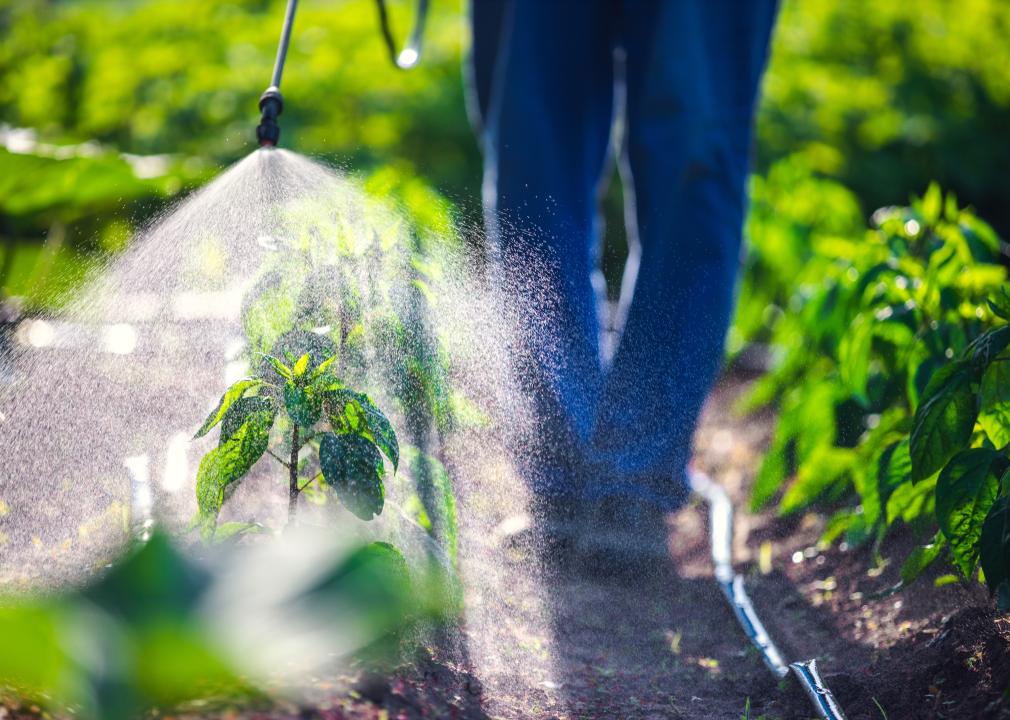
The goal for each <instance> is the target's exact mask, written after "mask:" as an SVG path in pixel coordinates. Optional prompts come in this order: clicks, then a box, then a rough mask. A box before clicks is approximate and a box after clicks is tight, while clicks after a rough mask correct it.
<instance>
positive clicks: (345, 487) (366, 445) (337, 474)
mask: <svg viewBox="0 0 1010 720" xmlns="http://www.w3.org/2000/svg"><path fill="white" fill-rule="evenodd" d="M319 466H320V468H321V469H322V472H323V480H325V481H326V483H327V484H328V485H329V486H330V487H332V488H333V489H334V490H335V491H336V493H337V497H339V498H340V501H341V502H342V503H343V504H344V507H346V508H347V509H348V510H350V511H351V512H352V513H354V514H355V515H357V516H358V517H359V518H361V519H362V520H371V519H372V518H373V517H375V516H376V515H378V514H379V513H381V512H382V506H383V503H384V501H385V489H384V488H383V485H382V476H383V474H384V472H385V469H384V468H383V466H382V456H381V455H379V451H378V449H377V448H376V447H375V445H373V444H372V443H370V442H369V441H368V440H366V439H365V438H363V437H361V436H360V435H350V434H346V435H334V434H332V433H327V434H326V435H324V436H323V439H322V441H321V442H320V444H319Z"/></svg>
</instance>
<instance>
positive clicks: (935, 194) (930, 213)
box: [920, 182, 943, 225]
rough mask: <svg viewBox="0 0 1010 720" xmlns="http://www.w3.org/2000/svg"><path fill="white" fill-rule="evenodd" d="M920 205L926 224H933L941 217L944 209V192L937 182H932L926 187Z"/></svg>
mask: <svg viewBox="0 0 1010 720" xmlns="http://www.w3.org/2000/svg"><path fill="white" fill-rule="evenodd" d="M920 207H921V208H922V215H923V219H924V220H925V221H926V224H928V225H933V224H935V223H936V222H937V221H938V220H939V219H940V213H941V212H942V211H943V193H942V192H941V191H940V186H939V185H938V184H937V183H935V182H931V183H930V184H929V187H928V188H926V194H925V195H923V196H922V201H921V205H920Z"/></svg>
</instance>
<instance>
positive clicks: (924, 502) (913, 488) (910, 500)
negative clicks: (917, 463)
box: [885, 476, 936, 525]
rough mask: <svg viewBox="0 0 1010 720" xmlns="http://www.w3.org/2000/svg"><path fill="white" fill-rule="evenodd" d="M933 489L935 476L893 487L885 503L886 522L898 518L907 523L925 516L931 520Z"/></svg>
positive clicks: (933, 499) (933, 501)
mask: <svg viewBox="0 0 1010 720" xmlns="http://www.w3.org/2000/svg"><path fill="white" fill-rule="evenodd" d="M935 489H936V477H935V476H934V477H933V478H931V479H927V480H923V481H921V482H917V483H913V482H911V481H909V482H906V483H902V484H901V485H899V486H898V487H896V488H894V491H893V492H892V493H891V496H890V497H889V498H888V499H887V504H886V505H885V510H886V516H887V524H888V525H891V524H893V523H894V522H895V521H896V520H897V519H898V518H901V519H902V520H903V521H904V522H906V523H909V524H913V523H916V522H921V520H922V519H923V518H924V517H927V516H928V517H929V518H930V520H932V515H933V509H934V505H935V496H934V490H935Z"/></svg>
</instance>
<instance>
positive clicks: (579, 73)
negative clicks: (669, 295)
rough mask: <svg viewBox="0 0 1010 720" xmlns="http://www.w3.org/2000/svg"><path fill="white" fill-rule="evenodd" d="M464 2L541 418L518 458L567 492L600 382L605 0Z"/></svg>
mask: <svg viewBox="0 0 1010 720" xmlns="http://www.w3.org/2000/svg"><path fill="white" fill-rule="evenodd" d="M485 1H486V0H479V2H478V5H480V4H482V3H484V2H485ZM474 10H475V12H474V14H473V21H474V50H475V51H474V54H473V60H474V61H475V67H474V70H473V75H472V76H473V77H474V78H475V80H476V81H477V85H478V90H479V93H478V94H479V96H481V102H480V103H479V105H480V106H481V107H482V108H483V109H484V111H483V114H484V117H483V118H482V126H483V144H484V161H485V187H484V201H485V207H486V211H487V224H488V230H489V236H490V241H491V243H492V246H493V248H494V249H495V250H496V253H497V259H498V260H499V262H500V267H501V269H502V275H503V276H502V278H501V281H502V283H503V285H504V287H505V289H506V294H507V296H508V301H509V302H508V311H509V312H510V314H511V315H512V316H513V317H512V318H511V319H513V320H514V321H515V322H516V323H517V326H518V328H519V335H520V337H521V340H520V342H519V343H517V348H516V352H517V362H516V365H517V368H518V374H519V375H520V379H521V383H522V385H523V386H524V390H526V391H527V392H528V393H530V394H531V396H532V397H533V398H534V400H535V403H536V404H537V408H536V409H537V414H538V416H539V417H538V420H539V423H540V426H539V427H538V428H537V430H536V431H535V432H533V433H531V435H532V436H533V438H534V439H535V444H536V445H538V447H533V448H524V450H528V451H529V452H528V453H527V454H526V459H527V460H528V462H527V463H526V465H527V469H529V470H530V472H531V474H533V475H534V477H531V478H530V480H531V481H532V482H534V483H535V484H536V486H537V487H536V489H537V490H538V491H539V492H541V493H544V494H548V495H551V494H559V495H564V494H570V493H572V492H573V490H575V488H574V487H573V484H574V483H575V482H576V481H577V480H578V479H579V478H578V477H576V475H577V470H576V469H574V468H572V467H571V466H572V465H573V462H572V461H573V460H575V459H577V458H579V457H580V456H581V454H582V453H583V451H584V449H585V448H586V446H587V445H588V442H589V434H590V430H591V426H592V421H593V417H594V414H595V408H596V402H597V399H598V395H599V391H600V384H601V374H600V365H599V326H598V321H597V314H596V297H595V293H594V290H593V286H592V282H591V276H592V273H593V271H594V268H595V265H596V235H597V232H596V227H595V225H596V221H595V218H596V199H597V198H596V193H597V184H598V182H599V178H600V175H601V173H602V170H603V167H604V164H605V161H606V158H607V151H608V146H609V139H610V127H611V120H612V118H611V115H612V104H613V102H612V95H613V45H614V28H613V23H612V22H610V16H611V14H612V2H610V1H609V0H580V1H577V2H576V1H572V2H542V0H514V1H513V2H509V3H505V5H504V12H501V13H494V12H490V11H489V6H484V7H480V8H479V9H478V7H477V6H475V7H474ZM496 17H497V18H500V20H497V21H493V20H488V19H487V18H496ZM492 43H496V47H497V53H494V54H493V55H492V53H489V52H487V50H486V49H487V48H488V47H489V45H491V44H492ZM492 60H493V62H494V67H487V63H489V62H491V61H492ZM482 88H483V89H482Z"/></svg>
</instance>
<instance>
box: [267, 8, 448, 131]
mask: <svg viewBox="0 0 1010 720" xmlns="http://www.w3.org/2000/svg"><path fill="white" fill-rule="evenodd" d="M375 2H376V7H377V9H378V11H379V26H380V29H381V31H382V39H383V40H384V41H385V43H386V48H387V49H388V50H389V57H390V59H391V60H392V62H393V65H394V66H395V67H398V68H400V69H401V70H409V69H410V68H412V67H414V66H415V65H417V63H418V61H419V60H420V59H421V41H422V38H423V35H424V23H425V20H426V19H427V16H428V2H429V0H417V7H416V9H415V13H414V28H413V30H412V31H411V33H410V39H409V40H408V41H407V44H406V45H405V46H404V48H403V50H401V51H399V52H397V50H396V42H395V41H394V40H393V31H392V29H391V28H390V23H389V13H388V12H387V10H386V0H375ZM297 6H298V0H288V5H287V10H286V11H285V12H284V25H283V27H282V28H281V39H280V43H279V44H278V45H277V58H276V59H275V60H274V73H273V75H272V76H271V78H270V87H268V88H267V89H266V90H264V91H263V94H262V95H261V96H260V102H259V108H260V124H259V125H257V126H256V142H257V143H259V146H260V147H276V146H277V142H278V140H280V137H281V127H280V125H278V124H277V118H278V117H279V116H280V114H281V113H282V112H283V111H284V97H283V96H282V95H281V74H282V73H283V72H284V60H285V59H286V58H287V55H288V45H289V44H290V42H291V26H292V25H293V24H294V21H295V9H296V8H297Z"/></svg>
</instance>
